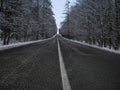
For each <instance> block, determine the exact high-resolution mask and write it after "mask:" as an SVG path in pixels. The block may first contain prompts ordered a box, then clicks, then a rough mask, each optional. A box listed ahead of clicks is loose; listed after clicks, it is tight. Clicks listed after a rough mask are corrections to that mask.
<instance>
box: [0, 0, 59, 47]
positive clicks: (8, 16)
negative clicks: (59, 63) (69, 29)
mask: <svg viewBox="0 0 120 90" xmlns="http://www.w3.org/2000/svg"><path fill="white" fill-rule="evenodd" d="M56 29H57V27H56V23H55V19H54V16H53V12H52V5H51V0H0V39H1V40H2V41H3V44H4V45H6V44H9V43H10V42H11V41H18V42H24V41H31V40H39V39H44V38H49V37H51V36H53V35H54V34H55V33H56Z"/></svg>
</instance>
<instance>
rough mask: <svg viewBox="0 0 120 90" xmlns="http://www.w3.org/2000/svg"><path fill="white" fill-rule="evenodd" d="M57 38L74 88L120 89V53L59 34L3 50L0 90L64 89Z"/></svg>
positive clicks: (74, 89) (0, 63) (0, 64)
mask: <svg viewBox="0 0 120 90" xmlns="http://www.w3.org/2000/svg"><path fill="white" fill-rule="evenodd" d="M57 38H58V41H59V43H60V49H61V54H62V55H61V56H62V58H63V62H64V65H65V69H66V72H67V76H68V80H69V82H70V87H71V90H120V55H119V54H114V53H110V52H107V51H102V50H99V49H95V48H91V47H88V46H83V45H80V44H77V43H74V42H71V41H69V40H66V39H64V38H62V37H60V36H56V37H54V38H52V39H49V40H46V41H42V42H39V43H34V44H30V45H26V46H21V47H18V48H14V49H9V50H5V51H1V52H0V90H63V82H62V77H61V69H60V63H59V57H58V46H57Z"/></svg>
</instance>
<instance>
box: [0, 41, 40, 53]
mask: <svg viewBox="0 0 120 90" xmlns="http://www.w3.org/2000/svg"><path fill="white" fill-rule="evenodd" d="M40 41H41V40H39V41H31V42H23V43H16V44H10V45H3V46H0V51H2V50H6V49H11V48H15V47H19V46H24V45H29V44H32V43H36V42H40Z"/></svg>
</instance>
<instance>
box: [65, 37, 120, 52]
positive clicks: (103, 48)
mask: <svg viewBox="0 0 120 90" xmlns="http://www.w3.org/2000/svg"><path fill="white" fill-rule="evenodd" d="M64 39H66V40H70V41H72V42H75V43H79V44H81V45H86V46H89V47H93V48H97V49H101V50H105V51H109V52H112V53H116V54H120V49H119V50H114V49H109V48H107V47H99V46H97V45H90V44H88V43H85V42H80V41H77V40H71V39H67V38H64Z"/></svg>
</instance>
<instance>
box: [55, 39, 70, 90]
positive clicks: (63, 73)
mask: <svg viewBox="0 0 120 90" xmlns="http://www.w3.org/2000/svg"><path fill="white" fill-rule="evenodd" d="M57 45H58V56H59V62H60V69H61V77H62V85H63V90H71V86H70V82H69V79H68V76H67V72H66V69H65V65H64V62H63V57H62V53H61V49H60V43H59V40H58V38H57Z"/></svg>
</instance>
